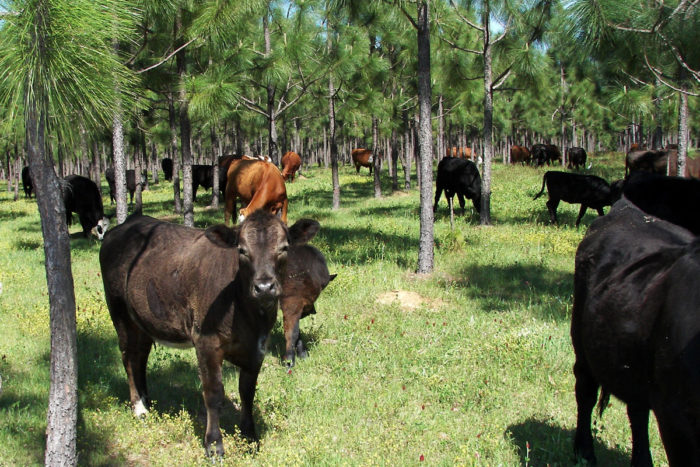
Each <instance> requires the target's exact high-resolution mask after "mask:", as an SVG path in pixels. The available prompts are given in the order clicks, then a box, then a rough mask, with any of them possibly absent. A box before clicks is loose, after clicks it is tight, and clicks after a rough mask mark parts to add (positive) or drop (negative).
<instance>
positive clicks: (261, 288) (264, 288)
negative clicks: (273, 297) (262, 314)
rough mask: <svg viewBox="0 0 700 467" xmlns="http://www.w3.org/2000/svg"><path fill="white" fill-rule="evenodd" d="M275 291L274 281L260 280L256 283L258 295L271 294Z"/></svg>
mask: <svg viewBox="0 0 700 467" xmlns="http://www.w3.org/2000/svg"><path fill="white" fill-rule="evenodd" d="M274 291H275V285H274V283H273V282H258V283H256V284H255V294H256V295H270V294H272V293H273V292H274Z"/></svg>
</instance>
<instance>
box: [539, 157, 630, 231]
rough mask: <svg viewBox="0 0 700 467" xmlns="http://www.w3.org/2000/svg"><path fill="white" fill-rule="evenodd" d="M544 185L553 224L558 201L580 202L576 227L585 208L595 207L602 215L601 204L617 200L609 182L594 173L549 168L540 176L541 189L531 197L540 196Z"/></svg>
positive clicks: (555, 219) (555, 218)
mask: <svg viewBox="0 0 700 467" xmlns="http://www.w3.org/2000/svg"><path fill="white" fill-rule="evenodd" d="M545 185H547V193H548V194H549V200H548V201H547V209H548V210H549V218H550V220H551V221H552V223H553V224H556V223H557V206H559V201H566V202H567V203H572V204H578V203H581V209H580V211H579V213H578V217H577V218H576V227H578V225H579V223H580V222H581V218H583V215H584V214H585V213H586V209H588V208H591V209H595V210H596V211H598V215H599V216H602V215H603V206H610V205H611V204H613V203H614V202H615V201H616V200H617V197H616V195H615V194H614V193H613V190H612V189H611V187H610V184H609V183H608V182H606V181H605V180H603V179H602V178H600V177H596V176H595V175H583V174H576V173H570V172H558V171H554V170H550V171H548V172H545V174H544V177H542V189H541V190H540V192H539V193H537V194H536V195H535V197H534V198H533V199H537V198H539V197H540V196H542V193H544V187H545Z"/></svg>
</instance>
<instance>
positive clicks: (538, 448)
mask: <svg viewBox="0 0 700 467" xmlns="http://www.w3.org/2000/svg"><path fill="white" fill-rule="evenodd" d="M508 435H510V438H511V439H512V440H513V444H514V445H515V446H516V447H517V448H518V453H519V456H520V465H585V464H584V463H583V462H581V463H580V464H576V461H575V459H574V430H566V429H563V428H561V427H559V426H556V425H552V424H551V423H550V422H547V421H543V420H537V419H529V420H526V421H524V422H522V423H518V424H516V425H511V426H509V427H508V429H507V430H506V436H508ZM527 445H529V446H530V449H529V452H528V449H527ZM593 448H594V450H595V453H596V457H597V459H598V465H605V466H627V465H629V464H630V457H629V455H628V454H626V453H623V452H620V451H617V450H613V449H610V448H607V447H606V446H604V445H602V444H601V443H599V442H598V441H596V440H594V442H593Z"/></svg>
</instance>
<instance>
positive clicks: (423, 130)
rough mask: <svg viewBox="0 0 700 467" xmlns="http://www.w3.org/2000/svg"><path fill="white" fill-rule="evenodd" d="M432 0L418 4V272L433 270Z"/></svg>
mask: <svg viewBox="0 0 700 467" xmlns="http://www.w3.org/2000/svg"><path fill="white" fill-rule="evenodd" d="M429 3H430V2H429V0H423V1H420V2H419V3H418V5H417V7H418V22H417V26H418V34H417V40H418V106H419V130H418V153H419V159H420V166H419V169H420V174H421V175H420V180H421V184H420V239H419V244H418V271H417V272H418V273H420V274H427V273H430V272H432V271H433V263H434V251H433V245H434V237H433V206H432V188H433V136H432V128H431V121H430V105H431V88H430V17H429Z"/></svg>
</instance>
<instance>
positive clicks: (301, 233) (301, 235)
mask: <svg viewBox="0 0 700 467" xmlns="http://www.w3.org/2000/svg"><path fill="white" fill-rule="evenodd" d="M320 228H321V224H319V223H318V222H316V221H315V220H313V219H299V220H298V221H296V222H295V223H294V225H293V226H291V227H290V228H289V238H290V239H291V244H292V245H303V244H305V243H308V242H309V241H310V240H311V239H312V238H314V236H315V235H316V233H317V232H318V230H319V229H320Z"/></svg>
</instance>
